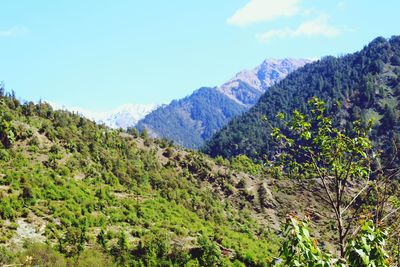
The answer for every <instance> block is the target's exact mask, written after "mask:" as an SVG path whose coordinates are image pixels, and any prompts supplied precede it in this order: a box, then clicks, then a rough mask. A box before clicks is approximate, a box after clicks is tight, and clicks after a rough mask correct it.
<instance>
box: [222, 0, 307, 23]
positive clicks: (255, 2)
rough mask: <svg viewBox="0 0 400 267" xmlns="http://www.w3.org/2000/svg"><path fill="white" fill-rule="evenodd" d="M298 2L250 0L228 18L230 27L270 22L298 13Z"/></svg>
mask: <svg viewBox="0 0 400 267" xmlns="http://www.w3.org/2000/svg"><path fill="white" fill-rule="evenodd" d="M298 4H299V0H279V1H276V0H250V2H249V3H247V4H246V5H245V6H244V7H242V8H240V9H239V10H237V11H236V12H235V14H233V16H232V17H230V18H228V20H227V22H228V24H231V25H238V26H247V25H250V24H254V23H257V22H264V21H271V20H274V19H277V18H280V17H289V16H293V15H296V14H298V13H299V11H300V8H299V6H298Z"/></svg>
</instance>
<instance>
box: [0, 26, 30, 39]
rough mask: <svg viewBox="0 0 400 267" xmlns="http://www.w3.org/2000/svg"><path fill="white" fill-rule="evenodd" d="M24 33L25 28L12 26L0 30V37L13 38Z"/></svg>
mask: <svg viewBox="0 0 400 267" xmlns="http://www.w3.org/2000/svg"><path fill="white" fill-rule="evenodd" d="M25 31H26V29H25V28H21V27H17V26H14V27H11V28H9V29H7V30H0V37H13V36H16V35H17V34H20V33H22V32H25Z"/></svg>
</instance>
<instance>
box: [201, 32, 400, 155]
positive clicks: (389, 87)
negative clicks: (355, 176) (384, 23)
mask: <svg viewBox="0 0 400 267" xmlns="http://www.w3.org/2000/svg"><path fill="white" fill-rule="evenodd" d="M313 96H316V97H318V98H320V99H322V100H324V101H325V102H326V103H327V105H328V112H332V113H334V114H335V115H336V116H337V123H338V124H339V123H340V124H341V125H342V126H343V127H346V128H348V129H349V130H351V124H349V122H350V121H354V120H361V122H363V123H366V122H367V121H368V120H369V119H374V127H373V130H372V132H371V138H372V139H373V140H374V141H375V142H376V145H378V146H379V147H380V148H382V150H383V151H385V152H386V153H388V152H390V151H392V152H393V153H395V151H398V148H396V147H394V146H393V144H394V143H393V142H395V141H396V142H399V140H400V134H399V133H400V131H399V129H400V119H399V115H400V36H395V37H392V38H391V39H389V40H386V39H385V38H382V37H379V38H376V39H375V40H374V41H372V42H371V43H370V44H369V45H367V46H366V47H364V48H363V49H362V50H361V51H359V52H357V53H354V54H349V55H345V56H342V57H332V56H330V57H325V58H323V59H321V60H319V61H317V62H314V63H311V64H308V65H306V66H305V67H304V68H301V69H299V70H297V71H294V72H292V73H291V74H290V75H289V76H288V77H286V78H285V79H284V80H282V81H281V82H279V83H277V84H276V85H274V86H272V87H270V88H269V89H268V91H267V92H266V93H265V94H264V95H263V96H262V97H261V98H260V100H259V102H258V103H257V104H256V105H255V106H254V107H253V108H251V109H250V110H249V111H248V112H246V113H245V114H242V115H241V116H238V117H236V118H235V119H233V120H232V121H231V122H230V123H229V124H228V125H226V126H224V127H223V129H221V130H220V131H219V132H218V133H216V134H215V135H214V136H213V138H212V139H211V140H209V141H208V142H207V144H206V146H205V147H204V148H203V151H204V152H206V153H208V154H210V155H212V156H218V155H221V156H224V157H232V156H236V155H239V154H246V155H247V156H250V157H252V158H263V157H264V156H265V155H274V152H275V148H274V147H275V142H274V141H273V140H272V138H271V130H270V127H267V126H266V123H265V120H264V119H263V118H266V119H267V120H268V122H269V123H270V124H272V126H275V127H282V126H283V125H282V123H281V122H280V121H279V120H278V119H277V118H276V115H277V113H278V112H282V113H284V114H285V117H286V118H290V117H291V114H292V112H293V110H295V109H297V110H300V111H302V112H305V113H307V112H309V110H308V107H307V104H306V103H307V101H308V100H309V99H310V98H311V97H313ZM337 102H339V103H341V105H339V106H338V105H336V103H337ZM399 147H400V145H399ZM392 156H394V155H392Z"/></svg>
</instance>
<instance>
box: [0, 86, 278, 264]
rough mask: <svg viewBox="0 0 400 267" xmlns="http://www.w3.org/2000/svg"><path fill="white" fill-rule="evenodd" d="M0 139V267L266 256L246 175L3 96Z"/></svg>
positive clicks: (268, 232) (254, 260) (265, 238)
mask: <svg viewBox="0 0 400 267" xmlns="http://www.w3.org/2000/svg"><path fill="white" fill-rule="evenodd" d="M0 140H1V148H0V202H1V204H0V222H1V223H0V243H2V245H1V246H0V265H2V264H12V263H17V264H18V263H26V264H28V263H32V264H38V265H40V266H65V264H68V265H69V266H70V265H76V266H112V265H118V266H216V265H218V266H219V265H226V266H230V265H232V264H233V265H234V266H243V264H245V265H247V266H263V265H265V264H266V263H267V262H268V261H269V260H270V259H271V257H272V256H273V255H276V253H277V248H278V246H279V238H278V237H277V235H276V234H275V231H274V230H272V227H271V225H272V223H270V221H269V219H268V216H267V215H268V214H270V213H271V211H270V212H269V213H268V212H267V211H268V210H269V208H267V206H264V205H267V204H263V203H264V202H265V201H264V200H265V197H264V198H262V199H263V201H261V198H260V197H259V194H258V191H259V188H260V184H262V181H261V180H260V179H259V178H257V177H256V176H254V175H248V174H245V173H242V172H240V171H235V170H233V169H229V168H228V167H226V166H223V165H219V164H217V163H216V162H215V161H213V160H211V159H209V158H207V157H206V156H204V155H202V154H199V153H195V152H192V151H185V150H180V149H178V148H176V147H173V146H171V144H170V143H169V142H167V141H163V140H153V139H149V138H148V137H146V136H143V138H142V137H138V136H137V135H136V133H135V132H133V133H131V134H128V133H126V132H122V131H115V130H111V129H109V128H105V127H103V126H99V125H96V124H95V123H93V122H92V121H89V120H87V119H84V118H82V117H80V116H78V115H74V114H71V113H68V112H64V111H54V110H52V108H51V107H50V106H49V105H48V104H46V103H39V104H37V105H35V104H33V103H31V102H27V103H21V102H20V101H18V100H17V99H16V98H15V96H14V95H13V94H12V95H7V96H4V89H1V91H0ZM221 163H224V161H222V162H221ZM224 164H225V165H226V162H225V163H224ZM235 166H236V167H235ZM240 166H242V165H241V163H240V161H237V162H236V163H235V164H234V168H236V169H237V170H239V169H244V170H246V168H247V167H240ZM243 166H245V165H243ZM253 169H254V168H253ZM254 170H255V171H253V173H254V174H257V173H259V171H257V168H255V169H254ZM246 184H247V186H246ZM268 190H269V189H268ZM268 205H270V204H268ZM275 221H276V219H275ZM31 257H33V258H31ZM27 262H28V263H27Z"/></svg>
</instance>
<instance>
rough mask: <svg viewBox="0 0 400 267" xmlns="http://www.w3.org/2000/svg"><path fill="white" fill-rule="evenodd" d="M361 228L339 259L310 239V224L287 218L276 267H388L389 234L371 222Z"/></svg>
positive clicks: (291, 217)
mask: <svg viewBox="0 0 400 267" xmlns="http://www.w3.org/2000/svg"><path fill="white" fill-rule="evenodd" d="M360 228H361V230H360V231H359V232H358V234H357V235H356V236H355V237H353V238H351V239H350V240H349V241H348V242H347V246H346V254H345V255H344V258H341V259H337V258H335V257H334V256H333V255H331V254H329V253H326V252H324V251H323V250H321V249H320V248H319V247H318V242H317V241H316V240H315V239H312V238H311V236H310V232H309V229H308V224H307V222H305V221H301V220H299V219H298V218H296V217H294V216H288V217H287V221H286V224H285V230H284V235H285V241H284V243H283V245H282V247H281V250H280V257H281V259H280V262H278V263H276V264H275V266H288V267H295V266H296V267H297V266H299V267H300V266H309V267H325V266H326V267H329V266H332V267H344V266H357V267H376V266H380V267H388V266H389V256H388V253H387V252H386V251H385V246H386V237H387V232H386V231H382V230H381V229H379V228H377V227H375V226H374V223H373V222H372V221H371V220H365V221H363V222H362V223H361V227H360Z"/></svg>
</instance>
